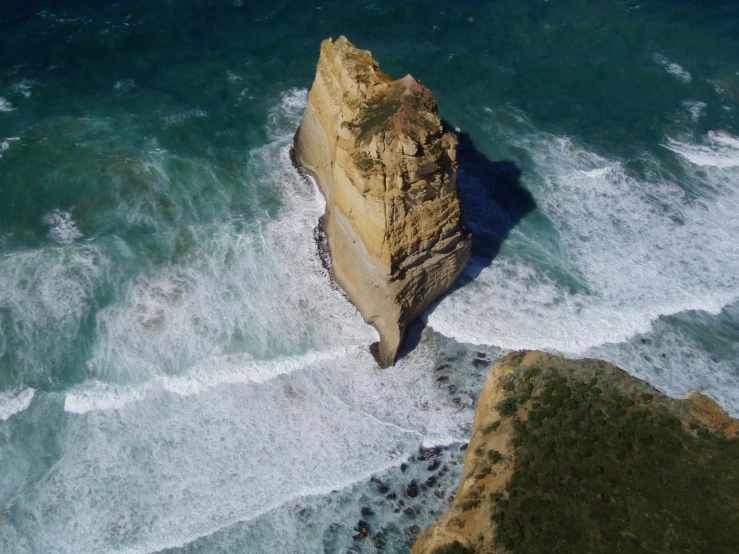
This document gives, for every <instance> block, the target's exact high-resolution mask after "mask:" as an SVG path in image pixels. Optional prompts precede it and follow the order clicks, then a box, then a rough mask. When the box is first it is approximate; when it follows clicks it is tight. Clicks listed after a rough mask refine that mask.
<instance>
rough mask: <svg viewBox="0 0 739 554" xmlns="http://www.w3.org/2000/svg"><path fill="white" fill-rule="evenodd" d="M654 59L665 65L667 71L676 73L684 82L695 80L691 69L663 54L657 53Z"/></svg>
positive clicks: (677, 77)
mask: <svg viewBox="0 0 739 554" xmlns="http://www.w3.org/2000/svg"><path fill="white" fill-rule="evenodd" d="M654 61H655V62H657V63H658V64H660V65H661V66H662V67H664V68H665V71H667V73H670V74H671V75H674V76H675V78H676V79H678V80H679V81H682V82H683V83H686V84H687V83H689V82H691V81H692V80H693V76H692V75H691V74H690V72H689V71H686V70H685V69H684V68H683V67H682V66H681V65H680V64H678V63H675V62H673V61H670V60H669V59H667V58H666V57H665V56H663V55H661V54H655V55H654Z"/></svg>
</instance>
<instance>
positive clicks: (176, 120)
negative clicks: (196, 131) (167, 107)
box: [162, 109, 208, 125]
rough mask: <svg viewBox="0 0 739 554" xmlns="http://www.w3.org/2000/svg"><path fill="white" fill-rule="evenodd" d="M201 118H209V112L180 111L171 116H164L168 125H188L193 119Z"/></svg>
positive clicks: (196, 110)
mask: <svg viewBox="0 0 739 554" xmlns="http://www.w3.org/2000/svg"><path fill="white" fill-rule="evenodd" d="M201 117H208V112H206V111H205V110H198V109H193V110H179V111H176V112H175V113H172V114H170V115H167V116H164V117H163V118H162V119H164V121H165V122H166V123H167V124H168V125H181V124H183V123H187V122H188V121H190V120H191V119H200V118H201Z"/></svg>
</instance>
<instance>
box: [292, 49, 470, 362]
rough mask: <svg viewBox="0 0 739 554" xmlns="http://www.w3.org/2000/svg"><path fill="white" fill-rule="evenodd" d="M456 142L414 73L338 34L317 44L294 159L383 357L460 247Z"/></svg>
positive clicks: (335, 271) (441, 286) (463, 257)
mask: <svg viewBox="0 0 739 554" xmlns="http://www.w3.org/2000/svg"><path fill="white" fill-rule="evenodd" d="M456 145H457V138H456V136H455V135H454V134H453V133H451V132H448V131H446V130H445V129H444V128H443V127H442V124H441V120H440V119H439V116H438V115H437V106H436V100H435V98H434V96H433V94H432V93H431V91H429V90H428V89H427V88H426V87H424V86H423V85H422V84H421V83H420V81H417V80H416V79H414V78H413V77H412V76H410V75H406V76H405V77H403V78H402V79H398V80H393V79H392V78H390V77H389V76H388V75H386V74H385V73H383V72H382V71H381V70H380V68H379V65H378V63H377V62H376V61H375V60H374V58H373V57H372V55H371V53H370V52H369V51H367V50H360V49H358V48H356V47H355V46H354V45H352V44H351V43H350V42H349V41H348V40H347V39H346V38H345V37H343V36H342V37H340V38H338V39H337V40H336V41H335V42H334V41H333V40H331V39H327V40H324V41H323V42H322V43H321V52H320V57H319V60H318V67H317V71H316V78H315V81H314V83H313V86H312V88H311V90H310V94H309V96H308V103H307V106H306V108H305V113H304V115H303V119H302V121H301V124H300V127H299V129H298V131H297V133H296V135H295V147H294V154H295V161H296V162H297V163H298V164H299V165H300V166H302V167H303V168H304V169H305V170H306V171H307V172H308V173H309V174H310V175H311V176H312V177H314V178H315V180H316V181H317V183H318V186H319V187H320V189H321V191H322V192H323V194H324V196H325V198H326V213H325V215H324V217H323V220H322V228H323V231H324V232H325V235H326V238H327V240H328V246H329V251H330V256H331V271H332V275H333V278H334V280H335V281H336V283H337V284H338V285H339V286H340V287H341V288H342V289H343V290H344V291H345V292H346V293H347V295H348V297H349V299H350V300H351V301H352V302H353V303H354V305H355V306H356V307H357V309H358V310H359V311H360V313H361V314H362V316H363V317H364V319H365V321H367V322H368V323H370V324H371V325H373V326H374V327H375V329H377V331H378V333H379V335H380V342H379V345H377V348H376V350H374V353H375V355H376V358H377V360H378V362H379V363H380V365H381V366H383V367H386V366H389V365H392V364H394V362H395V357H396V354H397V351H398V347H399V346H400V343H401V341H402V339H403V334H404V332H405V329H406V327H407V326H408V324H409V323H411V322H412V321H413V320H414V319H416V318H417V317H418V316H420V315H421V313H423V311H424V310H425V309H426V308H427V307H428V306H429V305H430V304H431V303H432V302H433V301H434V300H435V299H436V298H438V297H439V295H441V294H442V293H443V292H444V291H446V290H447V289H448V288H449V287H450V286H451V285H452V283H454V281H455V279H456V278H457V277H458V276H459V274H460V273H461V271H462V269H463V268H464V266H465V264H466V262H467V259H468V257H469V251H470V245H471V236H470V232H469V230H468V229H467V227H466V225H465V223H464V219H463V216H462V212H461V207H460V202H459V196H458V192H457V183H456V172H457V159H456Z"/></svg>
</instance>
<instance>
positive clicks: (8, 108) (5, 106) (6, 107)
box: [0, 96, 15, 112]
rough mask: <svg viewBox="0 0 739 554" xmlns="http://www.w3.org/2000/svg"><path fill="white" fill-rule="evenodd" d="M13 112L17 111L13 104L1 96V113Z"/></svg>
mask: <svg viewBox="0 0 739 554" xmlns="http://www.w3.org/2000/svg"><path fill="white" fill-rule="evenodd" d="M13 110H15V108H14V107H13V104H11V103H10V102H9V101H8V100H6V99H5V98H3V97H2V96H0V112H12V111H13Z"/></svg>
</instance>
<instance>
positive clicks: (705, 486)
mask: <svg viewBox="0 0 739 554" xmlns="http://www.w3.org/2000/svg"><path fill="white" fill-rule="evenodd" d="M737 460H739V421H737V420H736V419H733V418H731V417H729V416H728V415H727V414H726V413H725V412H724V411H723V410H722V409H721V407H720V406H719V405H718V404H717V403H716V402H714V401H713V400H711V399H710V398H708V397H706V396H704V395H702V394H700V393H688V394H687V395H685V397H684V398H683V399H682V400H676V399H673V398H669V397H667V396H665V395H663V394H661V393H660V392H659V391H657V390H655V389H654V388H652V387H651V386H650V385H649V384H648V383H646V382H645V381H642V380H640V379H637V378H635V377H631V376H630V375H628V374H627V373H626V372H625V371H623V370H621V369H619V368H617V367H616V366H613V365H611V364H609V363H606V362H603V361H600V360H567V359H565V358H562V357H559V356H552V355H550V354H545V353H542V352H511V353H508V354H506V355H504V356H503V357H501V358H500V359H499V360H498V361H497V362H496V363H495V364H494V365H493V366H492V368H491V369H490V371H489V372H488V376H487V381H486V382H485V385H484V387H483V389H482V391H481V392H480V396H479V401H478V407H477V410H476V411H475V420H474V424H473V427H472V437H471V441H470V443H469V448H467V450H466V453H465V457H464V472H463V474H462V477H461V479H460V483H459V487H458V488H457V493H456V497H455V498H454V500H453V502H452V504H451V506H450V508H449V511H448V512H447V513H445V514H444V515H442V516H441V517H440V518H439V519H438V520H437V521H436V523H434V524H433V525H432V526H431V527H429V528H428V529H426V530H425V531H424V532H423V533H422V534H421V536H420V537H419V539H418V540H417V541H416V543H415V545H414V546H413V550H412V553H413V554H426V553H428V554H432V553H437V552H464V553H468V554H472V553H475V552H480V553H482V552H484V553H495V552H501V553H502V552H506V553H516V552H521V553H528V552H604V551H608V552H624V553H630V552H635V551H637V549H639V551H642V550H644V551H649V552H675V553H677V552H735V551H736V547H737V545H739V529H738V528H737V526H736V523H735V522H736V514H737V513H739V480H737V477H736V469H737ZM450 463H451V462H450Z"/></svg>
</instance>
